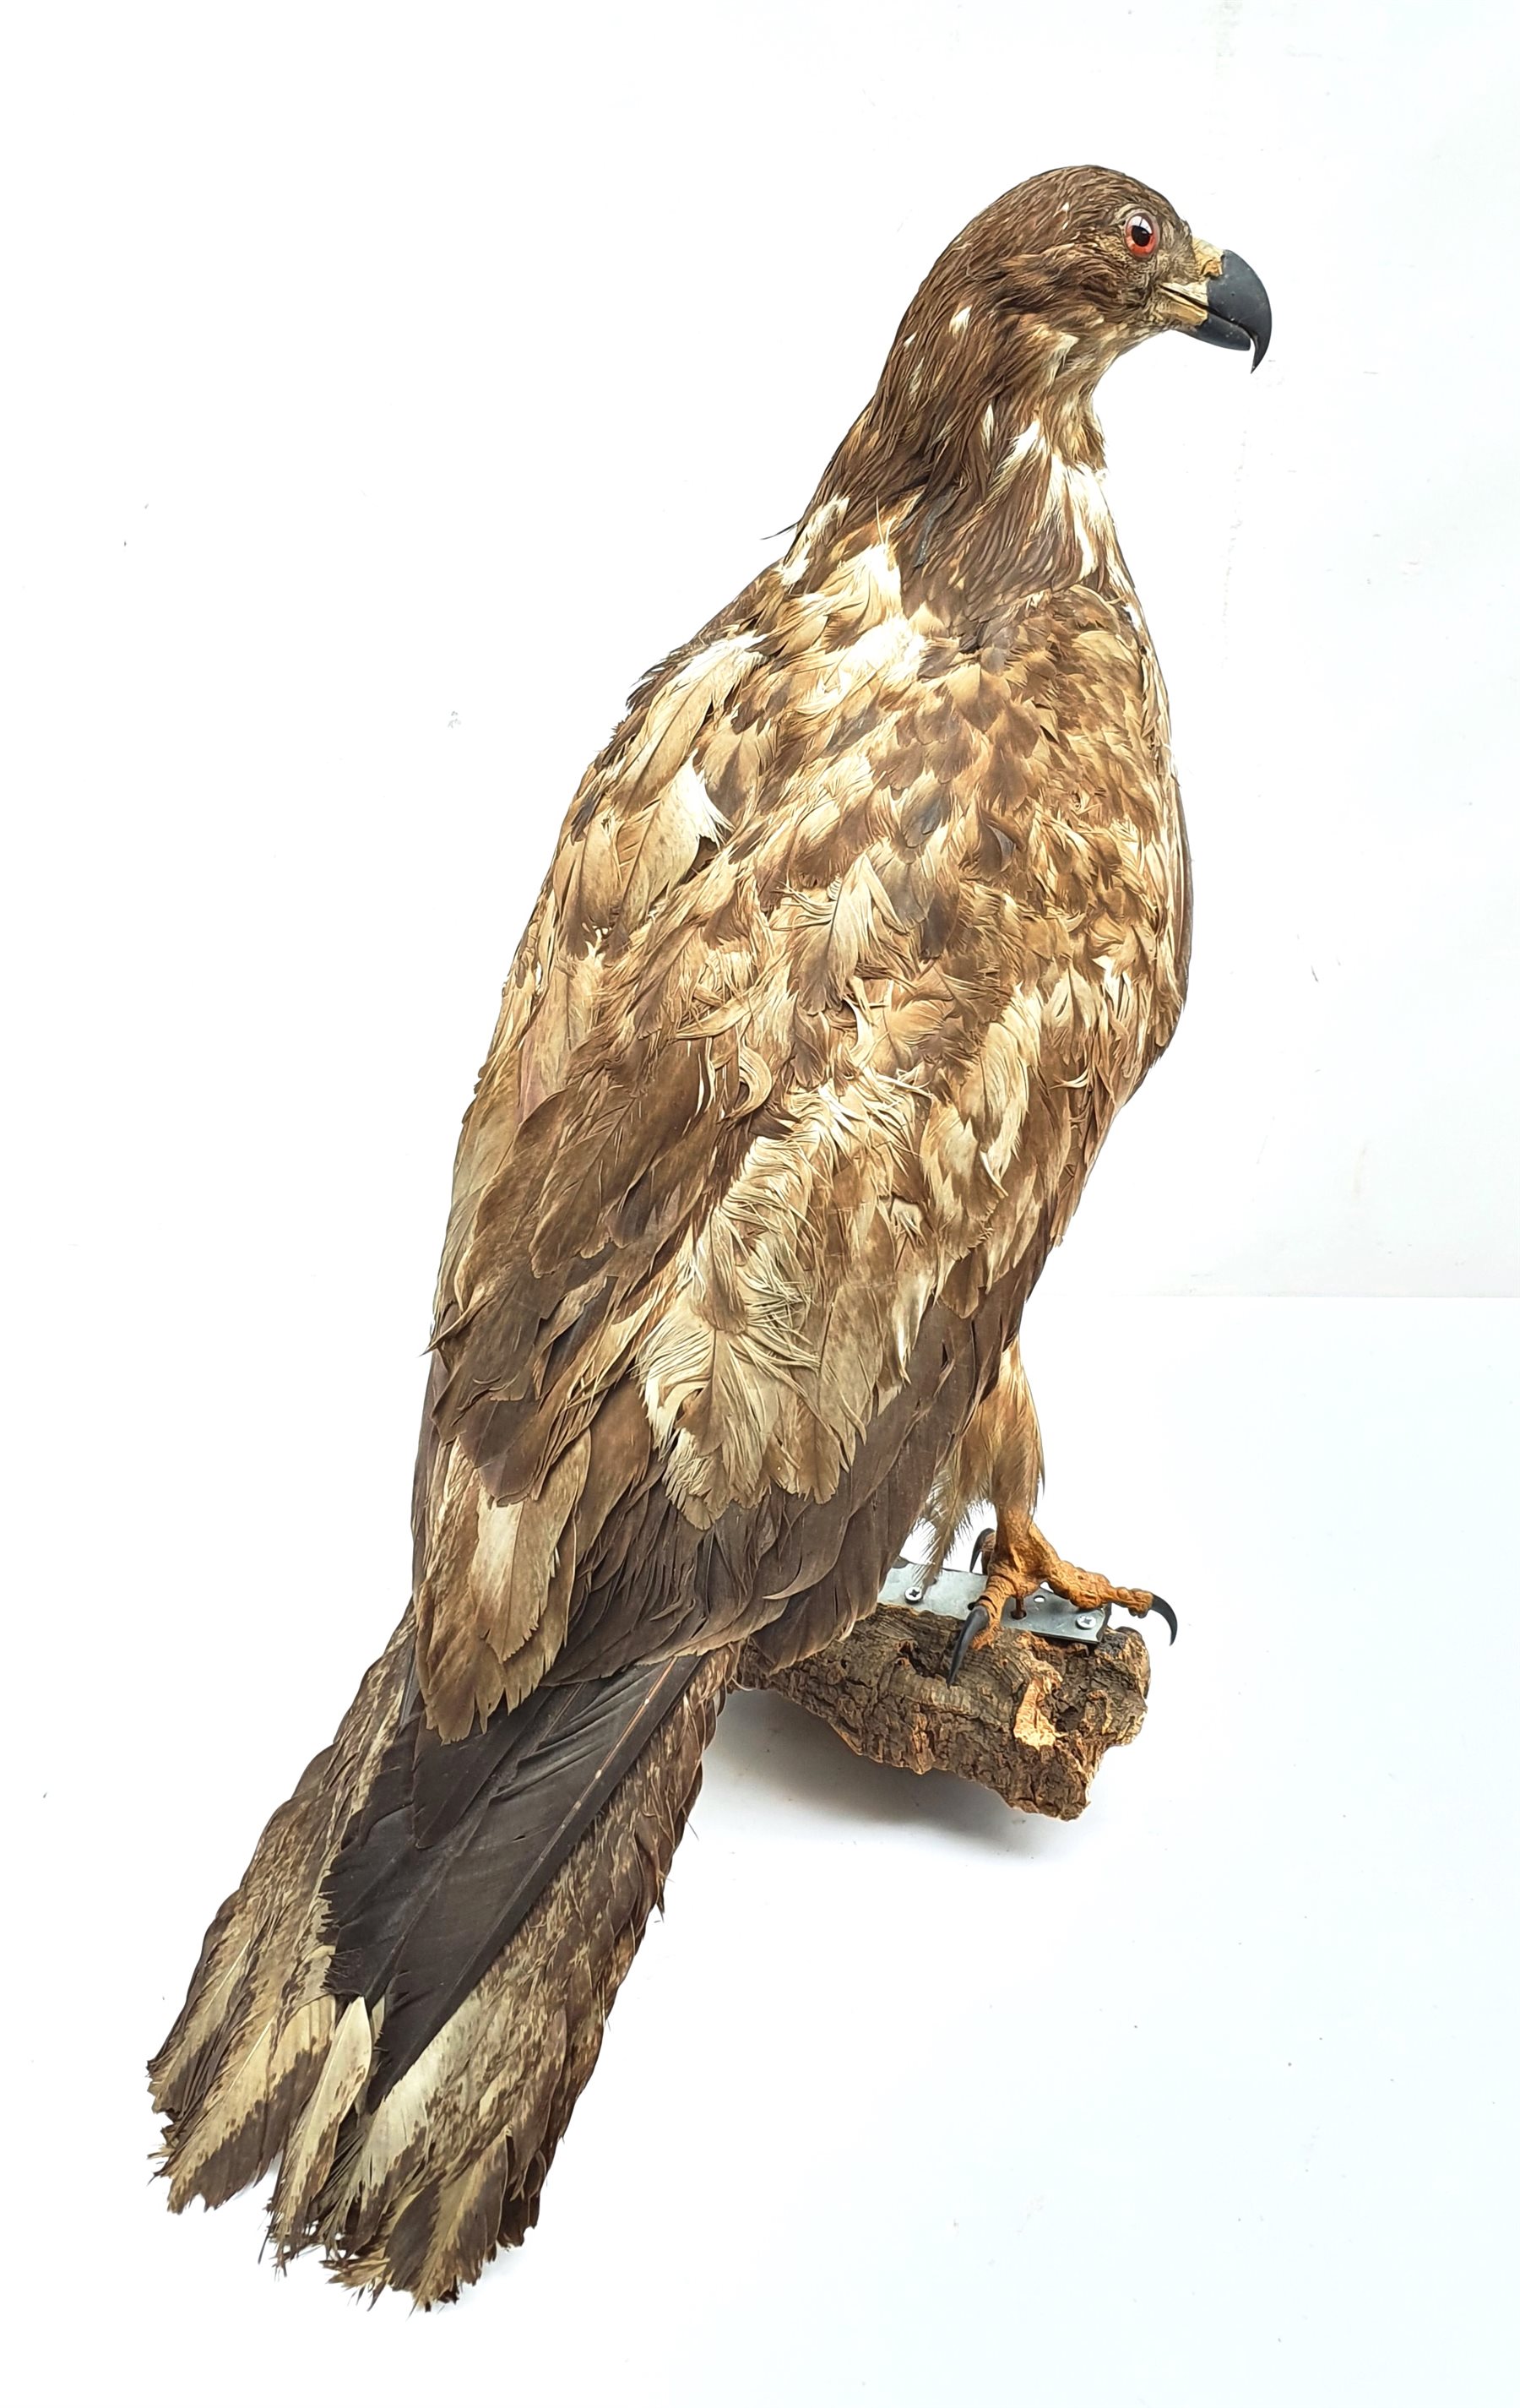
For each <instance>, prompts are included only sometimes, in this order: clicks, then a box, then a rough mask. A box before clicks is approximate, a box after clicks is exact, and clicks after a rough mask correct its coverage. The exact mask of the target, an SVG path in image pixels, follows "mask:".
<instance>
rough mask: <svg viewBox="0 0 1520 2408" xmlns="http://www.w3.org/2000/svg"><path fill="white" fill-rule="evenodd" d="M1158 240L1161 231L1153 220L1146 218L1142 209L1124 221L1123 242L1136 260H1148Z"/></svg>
mask: <svg viewBox="0 0 1520 2408" xmlns="http://www.w3.org/2000/svg"><path fill="white" fill-rule="evenodd" d="M1160 239H1161V231H1160V228H1159V227H1158V226H1157V224H1156V222H1155V220H1154V218H1148V217H1147V216H1146V214H1145V211H1144V210H1143V209H1137V210H1136V211H1135V214H1134V216H1133V217H1132V218H1129V219H1126V223H1125V240H1126V242H1127V244H1128V245H1129V248H1130V250H1131V251H1133V252H1134V254H1135V256H1136V258H1137V259H1149V258H1150V256H1151V253H1152V252H1153V251H1154V249H1155V247H1156V244H1157V243H1158V242H1159V241H1160Z"/></svg>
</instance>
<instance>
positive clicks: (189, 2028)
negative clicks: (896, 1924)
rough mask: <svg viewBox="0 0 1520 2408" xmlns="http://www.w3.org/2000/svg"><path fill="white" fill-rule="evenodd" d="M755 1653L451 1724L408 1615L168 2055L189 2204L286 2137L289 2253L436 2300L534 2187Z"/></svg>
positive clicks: (199, 1987)
mask: <svg viewBox="0 0 1520 2408" xmlns="http://www.w3.org/2000/svg"><path fill="white" fill-rule="evenodd" d="M734 1656H735V1651H734V1650H732V1649H724V1650H723V1651H721V1652H719V1653H717V1654H714V1655H711V1656H703V1657H686V1658H683V1659H678V1660H675V1661H672V1662H669V1663H666V1664H659V1665H647V1666H640V1667H636V1668H634V1669H633V1670H630V1671H628V1672H626V1673H623V1674H619V1675H616V1676H614V1677H613V1678H612V1679H611V1680H609V1681H605V1682H593V1681H584V1682H575V1683H567V1684H564V1685H563V1686H562V1687H560V1688H559V1689H558V1690H555V1689H553V1688H551V1687H545V1688H542V1689H540V1690H538V1691H537V1692H535V1694H534V1696H533V1697H532V1698H530V1699H525V1700H524V1701H523V1705H521V1706H520V1707H517V1708H515V1709H514V1710H513V1711H512V1712H511V1713H500V1714H498V1715H496V1716H495V1717H494V1718H493V1720H492V1722H491V1723H490V1724H489V1725H488V1726H487V1727H486V1728H485V1729H484V1730H483V1731H479V1732H476V1733H474V1734H472V1735H471V1737H470V1738H469V1739H467V1740H465V1741H462V1742H460V1741H455V1742H450V1743H448V1744H447V1745H445V1744H444V1743H442V1742H438V1741H437V1739H436V1738H434V1737H433V1736H432V1735H430V1734H429V1733H427V1732H426V1730H425V1728H424V1727H423V1723H422V1720H421V1717H420V1715H419V1713H418V1712H417V1708H416V1699H415V1694H414V1691H415V1684H414V1683H413V1682H412V1681H411V1679H410V1677H409V1675H410V1663H409V1641H407V1640H406V1639H405V1637H404V1633H403V1632H398V1633H397V1636H396V1640H395V1641H393V1642H392V1647H391V1649H390V1650H388V1651H387V1655H386V1656H384V1657H383V1658H382V1659H381V1662H380V1664H379V1665H377V1666H376V1667H374V1668H373V1669H372V1670H371V1672H370V1674H369V1675H368V1676H367V1677H366V1684H365V1686H364V1688H362V1689H361V1691H360V1695H359V1697H358V1699H356V1700H355V1702H354V1705H353V1707H352V1708H351V1710H350V1713H349V1714H348V1716H347V1717H346V1719H345V1721H344V1724H343V1727H342V1729H341V1731H340V1732H339V1735H338V1739H337V1742H335V1745H334V1747H333V1748H332V1749H330V1750H329V1751H327V1753H326V1755H325V1756H323V1757H320V1758H319V1759H318V1761H317V1764H316V1765H314V1766H313V1767H312V1768H311V1770H309V1771H308V1774H307V1776H306V1778H305V1780H304V1781H303V1782H302V1784H301V1786H300V1788H299V1789H298V1790H297V1791H296V1793H295V1796H294V1798H293V1799H291V1800H290V1801H289V1803H288V1804H287V1805H286V1806H284V1807H282V1808H281V1809H280V1813H278V1814H277V1815H276V1816H275V1817H274V1819H273V1820H272V1822H271V1823H270V1825H269V1828H268V1829H267V1830H266V1831H265V1835H264V1838H263V1839H262V1840H261V1841H260V1843H259V1847H258V1850H257V1851H256V1852H255V1855H254V1858H253V1862H252V1864H251V1866H250V1868H249V1871H248V1873H247V1875H246V1876H245V1878H244V1881H243V1885H242V1886H241V1888H240V1889H239V1890H238V1891H237V1894H236V1895H235V1897H234V1898H232V1899H229V1900H228V1902H227V1904H226V1906H225V1907H224V1908H223V1909H222V1914H220V1915H219V1917H218V1919H217V1922H216V1924H215V1925H213V1927H212V1930H211V1932H210V1933H209V1934H208V1941H207V1947H206V1950H205V1951H204V1952H203V1955H202V1959H201V1963H200V1965H199V1966H198V1967H197V1969H196V1972H195V1976H194V1981H193V1983H192V1986H191V1994H190V1997H189V1999H188V2000H186V2004H185V2007H184V2010H183V2012H182V2013H181V2014H180V2016H179V2021H178V2022H177V2024H176V2026H175V2029H174V2031H173V2032H172V2033H171V2034H170V2037H169V2040H168V2041H167V2042H165V2047H164V2049H163V2051H162V2052H161V2054H160V2056H159V2057H158V2058H157V2059H156V2060H155V2063H154V2067H153V2074H154V2087H155V2099H156V2101H157V2103H158V2104H159V2105H160V2107H161V2108H163V2109H164V2111H165V2113H166V2114H167V2115H168V2117H169V2128H168V2130H167V2133H166V2135H165V2150H164V2155H165V2159H166V2168H165V2170H166V2171H167V2172H168V2173H169V2175H170V2177H171V2184H172V2188H171V2201H172V2203H173V2204H174V2205H175V2206H177V2207H179V2206H183V2205H184V2204H185V2203H186V2201H187V2200H190V2199H192V2198H194V2197H201V2198H205V2199H207V2200H208V2201H212V2202H214V2201H215V2200H219V2199H222V2198H226V2197H228V2196H229V2195H230V2193H231V2192H232V2190H234V2189H236V2188H237V2187H240V2186H241V2185H242V2184H243V2183H245V2182H248V2181H251V2180H252V2179H254V2178H256V2176H257V2175H259V2174H260V2173H262V2172H264V2171H265V2170H266V2169H267V2168H268V2167H269V2166H270V2165H271V2164H272V2163H273V2162H274V2161H275V2159H276V2158H277V2157H278V2158H279V2159H280V2175H279V2180H278V2183H277V2185H276V2189H275V2195H274V2200H273V2201H272V2205H271V2231H272V2233H273V2236H274V2238H275V2241H276V2243H277V2245H278V2247H279V2250H280V2255H281V2257H287V2256H289V2255H292V2254H293V2253H294V2252H295V2251H297V2250H299V2249H302V2248H306V2247H309V2246H313V2245H316V2246H320V2247H322V2248H323V2250H324V2251H325V2253H326V2257H327V2262H328V2264H329V2266H330V2267H331V2268H332V2269H333V2271H334V2272H335V2274H336V2275H337V2277H338V2279H339V2280H341V2281H343V2282H345V2283H349V2284H351V2285H354V2286H366V2287H369V2288H374V2289H380V2288H381V2287H383V2286H387V2285H391V2286H395V2287H397V2288H399V2289H403V2290H408V2291H410V2292H412V2293H413V2294H414V2295H415V2297H416V2298H417V2299H418V2300H420V2301H422V2302H423V2304H424V2305H430V2304H432V2303H433V2302H434V2301H436V2300H442V2299H447V2298H452V2296H453V2295H454V2294H455V2292H456V2291H457V2290H458V2288H459V2286H460V2285H461V2284H464V2283H469V2282H472V2281H473V2280H474V2279H475V2277H476V2275H477V2274H479V2272H480V2270H481V2268H482V2266H483V2265H484V2264H485V2263H486V2261H487V2259H488V2258H490V2257H493V2256H494V2255H495V2251H496V2249H497V2247H498V2246H500V2245H502V2244H503V2243H512V2242H518V2241H521V2240H522V2239H523V2235H524V2234H525V2233H526V2231H527V2230H528V2229H529V2228H530V2227H531V2226H532V2225H533V2224H534V2223H535V2222H536V2221H537V2218H538V2194H539V2191H540V2189H541V2187H542V2185H543V2181H544V2177H545V2174H546V2173H547V2171H548V2168H549V2165H550V2161H551V2159H552V2157H553V2153H554V2150H555V2147H556V2146H557V2144H558V2142H559V2139H560V2136H561V2134H562V2133H563V2131H564V2129H565V2127H566V2124H567V2123H568V2121H569V2117H570V2113H571V2110H572V2109H573V2107H574V2105H575V2101H576V2100H577V2098H578V2097H579V2096H580V2093H581V2088H582V2087H583V2085H584V2084H585V2082H586V2080H587V2079H588V2077H589V2075H590V2073H591V2071H592V2068H593V2067H594V2065H595V2061H596V2056H597V2052H598V2050H599V2048H600V2045H601V2036H602V2029H603V2027H604V2025H605V2022H606V2018H607V2015H608V2013H609V2010H610V2007H611V2003H612V2000H613V1999H614V1997H615V1996H616V1993H617V1989H618V1985H619V1984H620V1983H621V1981H622V1979H623V1976H624V1973H625V1972H626V1971H627V1969H628V1966H629V1965H630V1964H631V1962H632V1960H633V1956H634V1952H635V1950H636V1949H637V1947H638V1942H639V1939H640V1937H641V1936H642V1933H643V1929H644V1926H645V1923H646V1922H647V1920H648V1917H649V1913H650V1910H651V1908H652V1906H653V1905H654V1904H656V1902H657V1901H658V1899H659V1898H660V1895H661V1892H662V1890H663V1888H664V1884H665V1878H666V1874H667V1871H668V1869H669V1865H670V1859H671V1856H673V1854H674V1852H675V1848H676V1843H677V1842H678V1840H679V1839H680V1837H681V1830H682V1828H683V1827H684V1824H685V1820H686V1816H687V1813H689V1811H690V1808H691V1805H692V1801H693V1799H695V1795H696V1791H697V1788H698V1785H699V1784H700V1779H701V1763H702V1756H703V1752H704V1750H705V1748H706V1746H707V1743H708V1741H709V1740H710V1737H711V1734H712V1728H713V1725H714V1722H715V1720H716V1717H717V1713H718V1709H719V1707H720V1705H721V1704H722V1701H723V1696H724V1688H725V1686H726V1684H727V1682H728V1680H729V1678H730V1677H731V1674H732V1670H733V1666H734Z"/></svg>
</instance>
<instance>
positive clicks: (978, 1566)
mask: <svg viewBox="0 0 1520 2408" xmlns="http://www.w3.org/2000/svg"><path fill="white" fill-rule="evenodd" d="M996 1545H997V1530H996V1529H990V1530H982V1531H980V1532H979V1533H978V1535H977V1538H976V1541H975V1543H974V1544H973V1546H972V1548H971V1570H973V1571H974V1572H990V1571H991V1570H992V1551H993V1549H994V1547H996Z"/></svg>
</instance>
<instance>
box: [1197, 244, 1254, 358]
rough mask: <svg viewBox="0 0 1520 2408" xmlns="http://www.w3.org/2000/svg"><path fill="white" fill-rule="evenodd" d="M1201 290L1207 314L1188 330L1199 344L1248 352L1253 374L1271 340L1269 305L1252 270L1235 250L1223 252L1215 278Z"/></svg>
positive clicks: (1211, 278)
mask: <svg viewBox="0 0 1520 2408" xmlns="http://www.w3.org/2000/svg"><path fill="white" fill-rule="evenodd" d="M1203 289H1204V293H1205V295H1206V296H1207V299H1208V304H1209V315H1208V316H1207V318H1205V319H1204V321H1203V322H1202V324H1201V325H1199V326H1194V327H1193V328H1192V329H1191V330H1190V331H1191V332H1192V333H1193V334H1195V335H1197V338H1198V340H1199V342H1200V343H1216V344H1217V345H1218V346H1219V348H1220V349H1221V350H1222V351H1249V352H1250V354H1251V367H1252V373H1253V374H1255V370H1256V369H1257V368H1259V367H1260V366H1261V364H1262V361H1263V360H1264V359H1265V358H1266V356H1267V346H1268V344H1269V342H1270V341H1271V339H1272V305H1271V303H1270V302H1269V299H1268V298H1267V287H1266V286H1265V284H1263V282H1262V280H1261V279H1260V277H1259V276H1258V275H1257V274H1256V271H1255V268H1254V267H1252V266H1250V265H1248V263H1247V262H1246V261H1245V260H1243V259H1241V258H1240V256H1239V255H1238V253H1236V252H1235V251H1226V252H1225V253H1224V254H1223V256H1222V257H1221V259H1220V263H1219V273H1218V275H1217V276H1211V277H1210V279H1209V280H1208V282H1207V284H1206V285H1205V286H1204V288H1203Z"/></svg>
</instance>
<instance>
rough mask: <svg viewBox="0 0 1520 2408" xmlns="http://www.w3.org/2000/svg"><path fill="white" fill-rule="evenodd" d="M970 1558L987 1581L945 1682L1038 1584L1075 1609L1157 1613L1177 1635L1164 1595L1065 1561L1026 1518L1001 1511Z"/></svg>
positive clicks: (957, 1636)
mask: <svg viewBox="0 0 1520 2408" xmlns="http://www.w3.org/2000/svg"><path fill="white" fill-rule="evenodd" d="M971 1561H972V1564H973V1565H974V1566H975V1567H976V1569H977V1570H981V1571H984V1572H985V1573H986V1575H987V1585H986V1587H985V1588H984V1589H983V1590H982V1595H981V1597H980V1598H978V1599H977V1601H976V1603H975V1605H973V1606H972V1608H971V1610H970V1612H969V1613H968V1615H967V1617H966V1620H965V1621H964V1622H963V1623H962V1625H961V1627H960V1629H959V1630H958V1631H957V1632H956V1634H955V1644H954V1648H953V1649H952V1651H951V1657H950V1669H949V1670H948V1672H947V1674H946V1676H945V1677H946V1679H947V1680H951V1681H954V1678H955V1676H956V1674H957V1673H958V1672H959V1670H960V1669H961V1666H962V1665H963V1664H964V1663H965V1661H966V1658H967V1656H968V1655H969V1654H970V1653H971V1651H972V1650H973V1649H974V1648H977V1647H987V1646H990V1645H991V1643H992V1641H993V1640H994V1638H995V1637H996V1636H997V1632H998V1630H999V1629H1000V1628H1001V1627H1002V1623H1003V1618H1004V1615H1005V1614H1006V1615H1007V1616H1008V1617H1009V1619H1010V1620H1012V1621H1016V1620H1017V1619H1018V1617H1019V1616H1020V1614H1021V1613H1023V1611H1024V1600H1025V1598H1026V1597H1030V1596H1032V1595H1033V1593H1034V1591H1035V1590H1036V1589H1037V1588H1040V1587H1041V1586H1045V1587H1049V1588H1053V1589H1055V1590H1057V1591H1058V1592H1059V1593H1060V1595H1061V1596H1062V1597H1067V1598H1070V1600H1071V1602H1072V1604H1073V1605H1074V1606H1077V1607H1079V1608H1084V1607H1090V1606H1103V1605H1122V1606H1123V1607H1124V1608H1125V1610H1126V1613H1136V1614H1140V1613H1158V1614H1159V1615H1160V1616H1161V1619H1162V1621H1163V1622H1164V1623H1165V1624H1166V1625H1167V1627H1168V1629H1169V1631H1170V1633H1171V1637H1172V1640H1173V1641H1175V1639H1176V1637H1177V1616H1176V1614H1175V1613H1174V1612H1173V1611H1172V1608H1171V1607H1170V1606H1169V1604H1168V1602H1167V1600H1166V1598H1164V1597H1158V1596H1157V1595H1156V1593H1155V1591H1154V1589H1148V1588H1120V1587H1118V1586H1117V1584H1115V1583H1114V1582H1113V1581H1111V1580H1108V1579H1106V1578H1105V1577H1104V1575H1103V1573H1101V1572H1088V1571H1083V1570H1082V1568H1081V1566H1080V1565H1078V1564H1068V1562H1067V1559H1066V1557H1065V1556H1064V1555H1057V1554H1056V1552H1055V1550H1054V1547H1053V1546H1052V1545H1051V1543H1050V1541H1049V1540H1048V1539H1047V1538H1046V1537H1045V1536H1044V1533H1043V1532H1042V1531H1041V1530H1040V1529H1039V1528H1037V1527H1036V1525H1035V1524H1034V1523H1033V1522H1032V1521H1030V1520H1028V1519H1026V1518H1021V1519H1018V1520H1014V1519H1011V1518H1009V1517H1006V1516H1005V1515H1003V1514H1002V1513H999V1514H998V1517H997V1524H996V1526H995V1527H993V1528H992V1529H990V1530H983V1531H982V1535H981V1537H980V1538H979V1539H978V1541H977V1542H976V1545H975V1547H974V1548H973V1549H972V1551H971Z"/></svg>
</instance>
